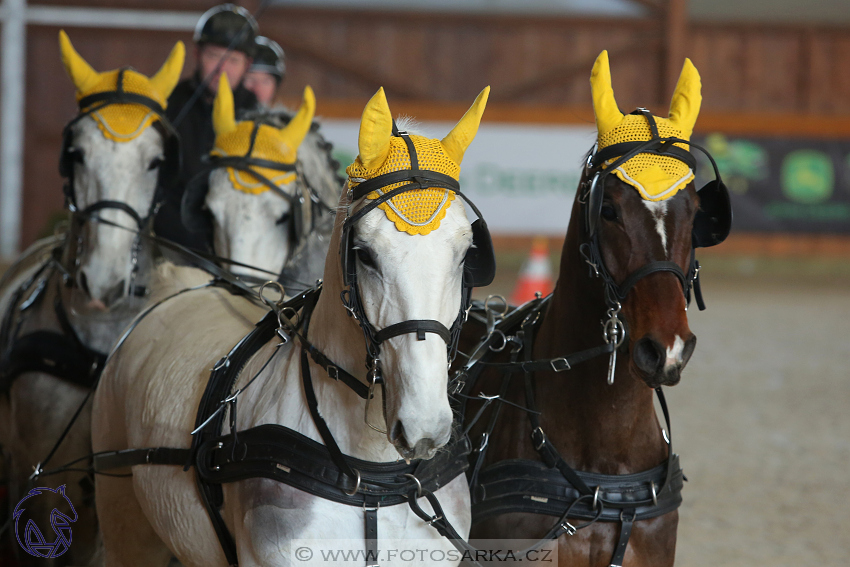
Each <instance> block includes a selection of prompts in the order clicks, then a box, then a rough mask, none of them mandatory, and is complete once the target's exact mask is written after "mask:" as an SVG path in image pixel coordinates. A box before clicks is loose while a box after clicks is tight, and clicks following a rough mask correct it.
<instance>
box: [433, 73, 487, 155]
mask: <svg viewBox="0 0 850 567" xmlns="http://www.w3.org/2000/svg"><path fill="white" fill-rule="evenodd" d="M489 97H490V87H489V86H487V87H484V90H483V91H481V92H480V93H478V97H476V99H475V102H473V103H472V106H470V107H469V110H467V111H466V114H464V115H463V118H461V119H460V122H458V123H457V125H456V126H455V127H454V128H452V131H451V132H449V134H448V135H447V136H446V137H445V138H443V139H442V140H441V141H440V144H442V146H443V149H444V150H446V153H447V154H449V157H450V158H452V159H453V160H454V162H455V163H456V164H458V165H460V162H462V161H463V154H464V153H466V148H468V147H469V144H470V143H472V140H473V139H474V138H475V134H477V133H478V125H479V124H481V115H483V114H484V108H485V107H486V106H487V99H488V98H489Z"/></svg>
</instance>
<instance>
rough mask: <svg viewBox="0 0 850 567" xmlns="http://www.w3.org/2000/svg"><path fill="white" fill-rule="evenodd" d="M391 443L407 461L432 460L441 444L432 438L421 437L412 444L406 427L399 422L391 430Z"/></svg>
mask: <svg viewBox="0 0 850 567" xmlns="http://www.w3.org/2000/svg"><path fill="white" fill-rule="evenodd" d="M390 442H391V443H392V444H393V445H395V447H396V450H397V451H398V452H399V454H400V455H401V456H402V457H404V458H405V459H407V460H410V459H430V458H431V457H432V456H434V453H435V452H436V451H437V448H438V447H440V445H441V444H439V443H437V442H436V441H435V440H434V439H433V438H431V437H421V438H419V439H417V440H416V442H415V443H411V440H409V439H408V437H407V435H406V434H405V430H404V425H403V424H402V423H401V420H397V421H396V422H395V423H394V424H393V426H392V428H391V429H390Z"/></svg>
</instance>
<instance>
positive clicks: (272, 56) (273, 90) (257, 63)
mask: <svg viewBox="0 0 850 567" xmlns="http://www.w3.org/2000/svg"><path fill="white" fill-rule="evenodd" d="M255 42H256V45H255V46H254V61H253V63H251V68H250V69H248V72H247V73H246V74H245V81H244V82H243V85H244V86H245V88H246V89H248V90H249V91H251V92H252V93H254V95H256V97H257V102H258V103H259V105H260V106H261V107H264V108H270V107H271V106H272V105H273V104H274V99H275V97H276V96H277V91H278V90H279V89H280V84H281V83H282V82H283V77H284V76H286V63H285V62H284V54H283V49H281V47H280V45H278V43H277V42H276V41H274V40H271V39H269V38H267V37H263V36H257V39H256V40H255Z"/></svg>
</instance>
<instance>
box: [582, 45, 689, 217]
mask: <svg viewBox="0 0 850 567" xmlns="http://www.w3.org/2000/svg"><path fill="white" fill-rule="evenodd" d="M590 84H591V91H592V95H593V109H594V113H595V114H596V125H597V130H598V137H597V143H598V149H600V150H601V149H604V148H607V147H608V146H611V145H614V144H619V143H622V142H639V141H647V140H650V139H651V138H652V131H651V129H650V127H649V123H648V121H647V119H646V118H645V117H644V116H643V115H637V114H627V115H625V116H624V115H623V114H622V113H621V112H620V111H619V109H618V108H617V102H616V101H615V99H614V90H613V88H612V87H611V72H610V69H609V66H608V54H607V53H606V52H604V51H603V52H602V54H600V56H599V58H597V60H596V63H595V64H594V66H593V71H592V72H591V78H590ZM701 100H702V99H701V96H700V80H699V73H697V70H696V68H695V67H694V66H693V64H692V63H691V62H690V60H686V61H685V66H684V68H683V70H682V74H681V76H680V77H679V82H678V84H677V86H676V91H675V93H674V94H673V100H672V102H671V104H670V117H669V118H660V117H657V116H655V117H654V118H655V123H656V125H657V127H658V134H659V135H660V136H661V137H662V138H668V137H673V138H681V139H683V140H690V137H691V134H692V132H693V127H694V124H695V123H696V118H697V115H698V114H699V107H700V102H701ZM674 145H675V146H678V147H680V148H682V149H685V150H687V149H689V148H688V146H687V144H682V143H676V144H674ZM613 161H614V160H613V159H612V160H608V161H607V162H606V163H605V164H603V167H605V166H607V165H609V164H611V163H612V162H613ZM613 173H614V174H615V175H616V176H617V177H618V178H620V180H622V181H623V182H625V183H627V184H629V185H631V186H633V187H634V188H635V189H637V191H638V192H639V193H640V195H641V197H643V198H644V199H646V200H648V201H663V200H665V199H669V198H670V197H672V196H673V195H675V194H676V193H677V192H678V191H679V190H680V189H683V188H684V187H686V186H687V185H688V183H690V182H691V181H692V180H693V179H694V172H693V171H692V170H691V168H690V167H688V165H687V164H685V163H684V162H682V161H680V160H678V159H676V158H673V157H669V156H659V155H653V154H638V155H636V156H634V157H632V158H630V159H629V160H628V161H626V162H625V163H623V164H621V165H620V166H619V167H617V168H616V169H615V170H614V172H613Z"/></svg>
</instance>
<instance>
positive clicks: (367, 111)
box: [357, 87, 393, 170]
mask: <svg viewBox="0 0 850 567" xmlns="http://www.w3.org/2000/svg"><path fill="white" fill-rule="evenodd" d="M392 132H393V116H392V114H391V113H390V105H389V104H388V103H387V96H386V95H385V94H384V87H381V88H380V89H378V92H376V93H375V96H373V97H372V98H371V99H370V100H369V102H368V103H366V108H364V109H363V116H362V117H361V118H360V135H359V137H358V139H357V149H358V150H359V152H360V155H359V156H357V159H358V160H359V161H360V163H361V164H362V165H363V167H364V168H365V169H369V170H371V169H376V168H378V167H379V166H380V165H381V164H382V163H384V160H386V159H387V153H388V152H389V150H390V137H391V136H392Z"/></svg>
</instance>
